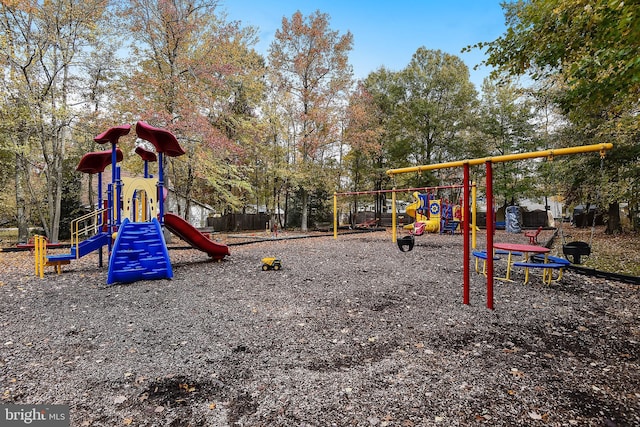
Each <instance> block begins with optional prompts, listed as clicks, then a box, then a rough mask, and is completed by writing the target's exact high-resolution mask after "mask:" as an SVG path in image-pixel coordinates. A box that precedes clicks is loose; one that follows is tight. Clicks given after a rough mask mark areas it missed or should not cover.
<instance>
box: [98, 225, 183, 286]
mask: <svg viewBox="0 0 640 427" xmlns="http://www.w3.org/2000/svg"><path fill="white" fill-rule="evenodd" d="M172 277H173V270H172V269H171V261H170V259H169V251H168V250H167V245H166V243H165V240H164V235H163V234H162V227H161V226H160V223H159V222H158V220H157V219H155V218H154V219H153V221H152V222H131V221H130V220H129V219H128V218H125V220H124V221H123V222H122V225H121V226H120V228H119V231H118V237H116V241H115V243H114V245H113V251H112V253H111V258H110V259H109V274H108V277H107V284H109V285H111V284H113V283H130V282H136V281H138V280H154V279H170V278H172Z"/></svg>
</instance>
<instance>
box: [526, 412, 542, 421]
mask: <svg viewBox="0 0 640 427" xmlns="http://www.w3.org/2000/svg"><path fill="white" fill-rule="evenodd" d="M529 418H531V419H532V420H541V419H542V415H540V414H539V413H537V412H529Z"/></svg>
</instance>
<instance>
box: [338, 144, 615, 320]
mask: <svg viewBox="0 0 640 427" xmlns="http://www.w3.org/2000/svg"><path fill="white" fill-rule="evenodd" d="M612 148H613V144H611V143H604V144H593V145H584V146H578V147H568V148H560V149H555V150H543V151H532V152H526V153H519V154H507V155H502V156H495V157H484V158H477V159H470V160H461V161H454V162H448V163H438V164H433V165H420V166H412V167H405V168H399V169H390V170H388V171H387V175H389V176H391V177H393V176H394V175H398V174H405V173H416V172H423V171H428V170H436V169H448V168H460V167H462V168H463V174H464V178H463V185H464V196H463V207H462V210H463V212H469V199H470V188H471V185H470V178H469V168H470V166H477V165H482V164H484V165H485V168H486V197H487V221H486V222H487V227H486V232H487V237H486V245H487V249H490V250H493V234H494V215H493V210H494V206H493V164H494V163H503V162H511V161H516V160H527V159H534V158H544V157H546V158H548V159H552V158H553V157H554V156H564V155H573V154H579V153H589V152H599V153H600V158H601V162H602V159H604V156H605V153H606V151H607V150H611V149H612ZM601 165H602V163H601ZM335 203H336V201H335V199H334V204H335ZM335 207H336V206H335V205H334V208H335ZM393 209H395V206H394V207H393ZM335 229H336V230H337V226H336V227H335ZM470 231H471V226H470V221H469V219H468V218H464V220H463V236H464V251H463V266H464V270H463V303H464V304H470V301H469V296H470V271H471V267H470V256H471V244H470V237H469V234H470ZM334 236H335V234H334ZM395 238H396V236H395V229H394V240H395ZM569 248H571V246H569ZM589 248H590V246H589ZM569 250H571V249H569ZM583 251H585V250H584V249H583ZM589 251H590V249H589ZM486 261H487V266H486V273H487V274H486V277H487V308H489V309H490V310H493V308H494V304H493V303H494V301H493V282H494V280H493V279H494V268H493V261H494V260H493V257H491V256H489V257H487V260H486Z"/></svg>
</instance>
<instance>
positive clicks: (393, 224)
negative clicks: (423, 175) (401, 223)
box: [391, 187, 398, 243]
mask: <svg viewBox="0 0 640 427" xmlns="http://www.w3.org/2000/svg"><path fill="white" fill-rule="evenodd" d="M391 230H392V231H391V236H392V237H391V240H392V241H393V243H395V242H397V240H398V236H397V234H398V232H397V221H396V187H393V191H392V192H391Z"/></svg>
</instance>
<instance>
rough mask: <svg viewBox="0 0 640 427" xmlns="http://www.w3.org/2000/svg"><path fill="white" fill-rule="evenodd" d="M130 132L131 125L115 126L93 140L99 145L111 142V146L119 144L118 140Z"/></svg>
mask: <svg viewBox="0 0 640 427" xmlns="http://www.w3.org/2000/svg"><path fill="white" fill-rule="evenodd" d="M130 130H131V125H129V124H126V125H122V126H115V127H112V128H110V129H108V130H106V131H104V132H102V133H101V134H100V135H98V136H96V137H95V138H93V140H94V141H95V142H97V143H98V144H106V143H107V142H110V143H111V144H117V143H118V139H119V138H120V137H121V136H123V135H126V134H128V133H129V131H130Z"/></svg>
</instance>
